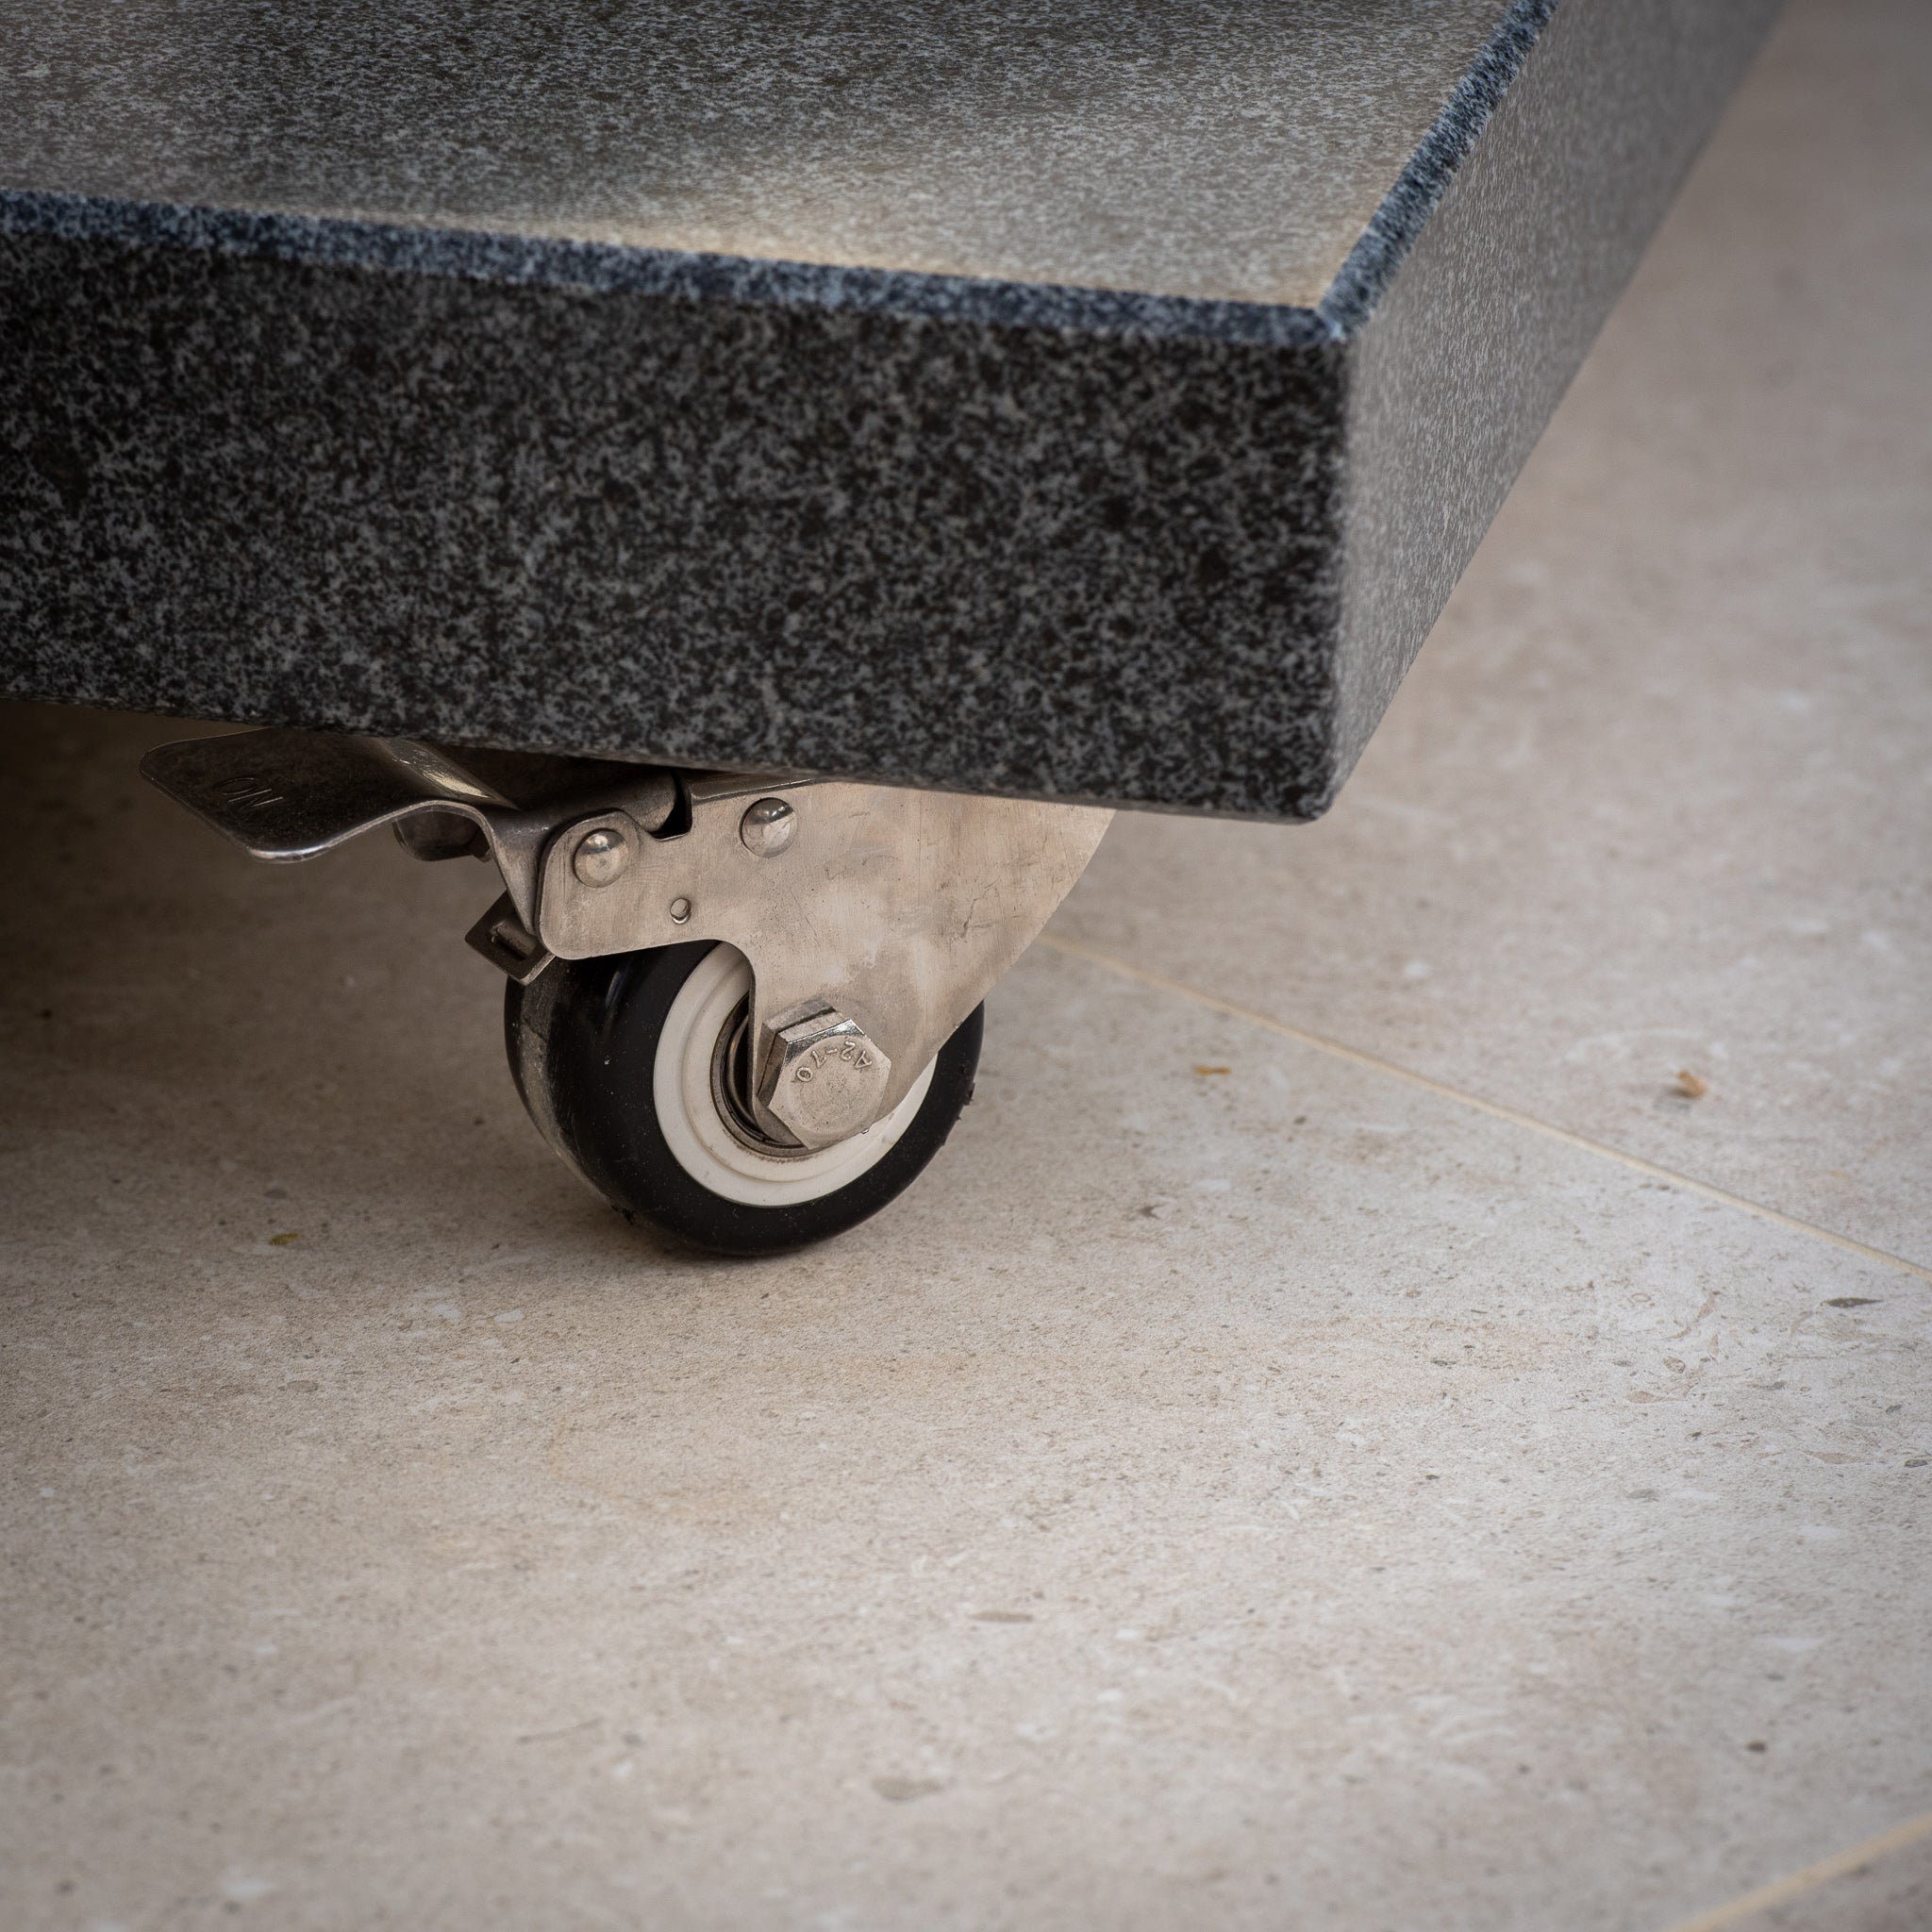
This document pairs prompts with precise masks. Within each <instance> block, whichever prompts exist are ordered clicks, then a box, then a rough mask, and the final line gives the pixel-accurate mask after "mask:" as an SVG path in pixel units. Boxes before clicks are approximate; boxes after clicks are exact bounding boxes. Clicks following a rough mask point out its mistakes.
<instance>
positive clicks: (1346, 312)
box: [1315, 0, 1561, 338]
mask: <svg viewBox="0 0 1932 1932" xmlns="http://www.w3.org/2000/svg"><path fill="white" fill-rule="evenodd" d="M1560 4H1561V0H1512V4H1511V5H1510V6H1509V8H1508V9H1507V11H1506V12H1505V14H1504V15H1503V18H1502V19H1501V21H1499V22H1498V23H1497V25H1496V29H1495V31H1494V33H1492V34H1491V37H1490V39H1489V42H1488V43H1487V44H1486V45H1485V46H1484V48H1483V50H1482V52H1481V53H1480V54H1479V55H1477V57H1476V58H1475V62H1474V65H1473V66H1472V67H1471V68H1470V70H1469V72H1468V73H1467V74H1465V75H1463V77H1462V79H1461V81H1460V83H1459V84H1458V85H1457V89H1456V92H1454V93H1453V94H1452V95H1451V96H1450V97H1449V100H1448V102H1447V104H1446V105H1445V106H1444V107H1443V108H1442V111H1441V113H1440V114H1439V115H1437V117H1436V120H1435V123H1434V125H1432V126H1431V127H1430V129H1429V131H1428V132H1427V133H1426V134H1425V135H1424V137H1423V139H1422V141H1421V142H1420V143H1419V144H1418V145H1417V147H1416V150H1415V152H1414V154H1412V155H1411V156H1410V157H1409V159H1408V162H1407V166H1406V167H1405V168H1404V169H1403V171H1402V173H1401V174H1400V175H1398V176H1397V177H1396V180H1395V185H1394V187H1393V188H1391V190H1390V191H1389V192H1388V193H1387V194H1386V195H1384V196H1383V197H1382V200H1381V203H1380V204H1379V205H1378V207H1377V208H1376V209H1375V212H1374V214H1373V215H1371V216H1370V217H1369V225H1368V226H1367V227H1366V228H1364V229H1363V230H1362V234H1361V239H1360V240H1359V241H1357V242H1356V244H1355V246H1354V247H1353V248H1352V249H1351V250H1350V251H1349V253H1348V255H1347V257H1346V258H1345V259H1344V260H1343V262H1342V264H1341V268H1340V270H1338V271H1337V273H1336V276H1335V279H1334V281H1333V282H1332V283H1330V284H1329V287H1328V292H1327V293H1326V294H1325V295H1324V296H1323V298H1322V300H1321V301H1320V302H1319V303H1318V304H1317V305H1316V308H1315V313H1316V314H1317V315H1319V316H1320V317H1321V318H1322V319H1323V321H1324V322H1325V323H1326V324H1327V325H1328V327H1329V328H1330V329H1331V330H1332V331H1333V333H1334V334H1335V335H1336V336H1337V337H1342V338H1345V337H1349V336H1353V335H1354V334H1355V333H1356V331H1357V330H1358V329H1359V328H1360V327H1361V326H1362V325H1363V324H1364V323H1366V322H1367V321H1368V319H1369V317H1370V316H1371V315H1372V314H1374V310H1375V307H1376V305H1377V303H1378V302H1379V301H1380V300H1381V297H1382V295H1383V294H1384V293H1385V292H1386V291H1387V290H1388V288H1389V285H1390V284H1391V282H1392V281H1393V280H1394V278H1395V274H1396V271H1397V270H1398V269H1399V268H1400V267H1401V266H1402V263H1403V262H1404V260H1405V259H1406V258H1407V256H1408V254H1409V251H1410V250H1411V249H1412V248H1413V247H1414V245H1415V242H1416V240H1417V238H1418V237H1419V236H1420V235H1421V234H1422V232H1423V229H1424V227H1426V226H1427V225H1428V222H1429V218H1430V217H1431V216H1432V215H1433V214H1434V213H1435V211H1436V209H1437V208H1439V207H1440V206H1441V201H1442V197H1443V196H1444V195H1445V194H1446V193H1447V192H1448V191H1449V185H1450V183H1451V182H1452V181H1454V180H1455V178H1456V176H1457V174H1458V173H1459V172H1460V170H1461V167H1462V164H1463V162H1464V161H1466V160H1467V159H1468V158H1469V156H1470V154H1471V152H1472V151H1473V150H1474V147H1475V144H1476V142H1478V141H1479V140H1480V139H1481V138H1482V133H1483V130H1484V129H1485V128H1486V127H1487V126H1488V125H1489V124H1490V120H1491V116H1492V115H1493V114H1494V113H1495V111H1496V109H1497V108H1500V107H1501V106H1502V104H1503V101H1504V98H1505V97H1506V96H1507V93H1508V92H1509V91H1510V89H1511V88H1512V87H1513V86H1514V85H1515V84H1516V82H1517V80H1518V79H1519V78H1520V77H1521V75H1522V74H1523V70H1524V66H1525V64H1526V63H1527V61H1528V59H1529V56H1530V52H1531V50H1532V49H1533V48H1534V47H1535V45H1536V43H1537V42H1538V41H1539V40H1541V37H1542V33H1543V29H1544V28H1545V27H1547V26H1548V25H1549V24H1550V20H1551V17H1552V16H1553V15H1554V14H1555V13H1556V11H1557V7H1558V6H1559V5H1560Z"/></svg>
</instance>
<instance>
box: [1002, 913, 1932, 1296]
mask: <svg viewBox="0 0 1932 1932" xmlns="http://www.w3.org/2000/svg"><path fill="white" fill-rule="evenodd" d="M1040 943H1041V945H1042V946H1046V947H1049V948H1051V949H1052V950H1053V951H1054V952H1056V953H1064V954H1065V955H1066V956H1067V957H1068V958H1072V959H1084V960H1086V961H1087V963H1088V964H1089V965H1091V966H1098V967H1101V968H1102V969H1103V970H1105V971H1106V972H1108V973H1113V974H1118V975H1119V976H1120V977H1122V978H1123V979H1132V980H1138V981H1139V982H1140V983H1141V985H1142V986H1151V987H1153V988H1154V989H1155V990H1156V991H1159V992H1168V993H1173V994H1174V995H1175V996H1176V997H1177V998H1180V999H1184V1000H1191V1001H1192V1002H1193V1003H1194V1005H1196V1006H1198V1007H1206V1008H1208V1010H1209V1011H1210V1012H1216V1013H1224V1014H1225V1015H1226V1016H1227V1017H1228V1018H1229V1019H1230V1020H1241V1021H1244V1022H1246V1024H1249V1025H1251V1026H1259V1027H1261V1028H1263V1029H1264V1030H1265V1031H1267V1032H1269V1033H1277V1034H1279V1035H1280V1036H1281V1037H1282V1038H1283V1039H1284V1040H1292V1041H1295V1042H1296V1043H1297V1044H1298V1045H1301V1046H1310V1047H1313V1048H1314V1049H1315V1051H1316V1052H1317V1053H1325V1054H1327V1055H1329V1056H1330V1057H1331V1058H1335V1059H1341V1060H1347V1061H1349V1062H1351V1063H1352V1064H1353V1065H1355V1066H1358V1067H1368V1068H1370V1069H1372V1070H1373V1071H1374V1072H1375V1073H1378V1074H1389V1075H1390V1076H1391V1078H1393V1079H1397V1080H1406V1081H1407V1083H1408V1084H1409V1085H1410V1086H1411V1087H1420V1088H1421V1089H1423V1091H1424V1092H1426V1093H1434V1094H1436V1095H1438V1096H1439V1097H1440V1098H1441V1099H1443V1100H1453V1101H1454V1102H1455V1103H1456V1104H1457V1106H1458V1107H1466V1108H1470V1109H1471V1111H1473V1112H1474V1113H1482V1114H1488V1115H1489V1116H1490V1118H1491V1120H1499V1121H1507V1122H1508V1123H1509V1124H1510V1125H1512V1126H1517V1127H1526V1128H1528V1129H1529V1131H1530V1132H1531V1133H1535V1134H1541V1135H1542V1136H1543V1137H1544V1138H1545V1139H1546V1140H1550V1141H1560V1142H1561V1143H1562V1144H1563V1145H1564V1146H1566V1147H1574V1148H1576V1149H1578V1150H1579V1151H1581V1152H1582V1153H1585V1154H1594V1155H1596V1156H1597V1157H1598V1158H1601V1159H1604V1160H1614V1161H1615V1162H1616V1163H1617V1164H1618V1165H1619V1166H1620V1167H1627V1168H1629V1169H1630V1170H1631V1171H1632V1172H1633V1173H1636V1174H1646V1175H1648V1176H1649V1177H1650V1178H1651V1179H1652V1180H1658V1181H1665V1182H1668V1183H1669V1185H1670V1186H1672V1187H1674V1188H1683V1189H1684V1190H1686V1191H1688V1192H1690V1193H1692V1194H1701V1195H1702V1196H1703V1197H1704V1198H1705V1199H1706V1200H1707V1201H1718V1202H1721V1203H1722V1204H1723V1205H1724V1207H1726V1208H1739V1209H1740V1210H1741V1211H1742V1212H1743V1213H1745V1214H1755V1215H1756V1216H1757V1219H1758V1220H1760V1221H1769V1222H1771V1223H1773V1224H1774V1225H1776V1226H1778V1227H1788V1228H1790V1230H1791V1231H1792V1232H1793V1233H1794V1234H1802V1235H1808V1236H1809V1237H1810V1238H1811V1239H1812V1240H1813V1241H1828V1242H1829V1243H1830V1244H1831V1245H1832V1246H1833V1247H1835V1248H1843V1249H1844V1250H1845V1251H1846V1253H1848V1254H1853V1255H1858V1256H1862V1257H1864V1259H1866V1260H1868V1261H1876V1262H1879V1263H1880V1264H1881V1265H1882V1266H1884V1267H1887V1268H1896V1269H1899V1270H1901V1271H1902V1272H1903V1273H1905V1274H1913V1275H1916V1276H1917V1277H1918V1278H1919V1279H1920V1280H1921V1281H1927V1282H1932V1268H1927V1267H1924V1266H1923V1265H1922V1264H1921V1263H1919V1262H1917V1261H1907V1259H1906V1258H1905V1257H1904V1256H1903V1255H1893V1254H1890V1253H1888V1252H1887V1251H1886V1250H1885V1249H1884V1248H1874V1247H1872V1246H1870V1245H1869V1244H1868V1243H1866V1242H1864V1241H1854V1240H1853V1239H1852V1238H1851V1236H1850V1235H1847V1234H1837V1233H1834V1232H1833V1231H1832V1229H1830V1228H1828V1227H1820V1226H1819V1225H1818V1224H1816V1223H1815V1222H1810V1221H1800V1220H1799V1219H1798V1217H1797V1216H1796V1215H1795V1214H1785V1213H1781V1212H1780V1211H1779V1210H1778V1209H1777V1208H1767V1207H1766V1206H1765V1205H1764V1203H1763V1202H1762V1201H1753V1200H1751V1199H1750V1198H1749V1197H1748V1196H1747V1195H1744V1194H1734V1193H1732V1192H1731V1191H1730V1190H1729V1189H1728V1188H1719V1187H1713V1186H1712V1185H1711V1183H1710V1182H1708V1181H1700V1180H1694V1179H1692V1178H1691V1175H1689V1174H1678V1173H1677V1172H1675V1170H1674V1169H1672V1168H1668V1167H1659V1166H1658V1165H1657V1162H1656V1161H1654V1160H1646V1159H1644V1158H1643V1157H1642V1156H1641V1154H1626V1153H1624V1150H1623V1149H1622V1148H1621V1147H1612V1146H1609V1145H1607V1143H1606V1142H1605V1141H1592V1140H1591V1138H1590V1137H1589V1136H1588V1135H1587V1134H1576V1133H1573V1132H1572V1131H1571V1130H1570V1129H1569V1128H1568V1127H1559V1126H1557V1124H1555V1123H1554V1122H1552V1121H1545V1120H1539V1119H1538V1118H1537V1116H1536V1115H1535V1114H1533V1113H1524V1112H1523V1111H1522V1110H1521V1108H1514V1107H1505V1106H1504V1105H1503V1104H1502V1103H1501V1102H1500V1101H1495V1100H1485V1099H1483V1097H1482V1096H1481V1095H1480V1094H1477V1093H1466V1092H1464V1091H1463V1090H1462V1089H1461V1088H1460V1087H1451V1086H1450V1085H1449V1084H1448V1083H1447V1082H1446V1081H1443V1080H1434V1079H1431V1078H1430V1077H1429V1075H1428V1074H1418V1073H1417V1072H1415V1070H1414V1069H1413V1068H1411V1067H1405V1066H1403V1065H1402V1064H1401V1063H1400V1062H1399V1061H1397V1060H1386V1059H1384V1058H1382V1057H1381V1056H1380V1055H1379V1054H1373V1053H1364V1052H1363V1051H1362V1050H1361V1048H1360V1047H1358V1046H1346V1045H1344V1044H1343V1043H1342V1042H1341V1041H1339V1040H1330V1039H1328V1038H1327V1037H1326V1035H1324V1034H1321V1033H1310V1032H1309V1031H1308V1030H1307V1027H1305V1026H1291V1025H1290V1024H1289V1023H1288V1022H1287V1021H1286V1020H1275V1019H1272V1018H1270V1016H1269V1015H1268V1014H1266V1013H1258V1012H1257V1011H1256V1010H1255V1009H1254V1008H1252V1007H1241V1006H1237V1005H1236V1004H1235V1003H1234V1002H1233V1001H1232V1000H1224V999H1222V998H1221V997H1220V996H1219V995H1218V994H1215V993H1211V992H1204V991H1202V990H1201V989H1200V988H1199V987H1197V986H1190V985H1188V983H1187V982H1186V981H1185V980H1181V979H1169V978H1167V977H1166V976H1165V975H1164V974H1159V973H1149V972H1148V971H1147V970H1146V969H1145V968H1144V967H1141V966H1130V965H1129V964H1128V963H1127V962H1126V960H1124V959H1117V958H1114V957H1113V955H1112V954H1111V953H1103V952H1100V951H1099V950H1097V949H1096V948H1095V947H1092V946H1086V945H1082V944H1081V943H1080V941H1077V940H1068V939H1062V938H1060V936H1059V935H1058V933H1044V932H1043V933H1041V935H1040Z"/></svg>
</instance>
